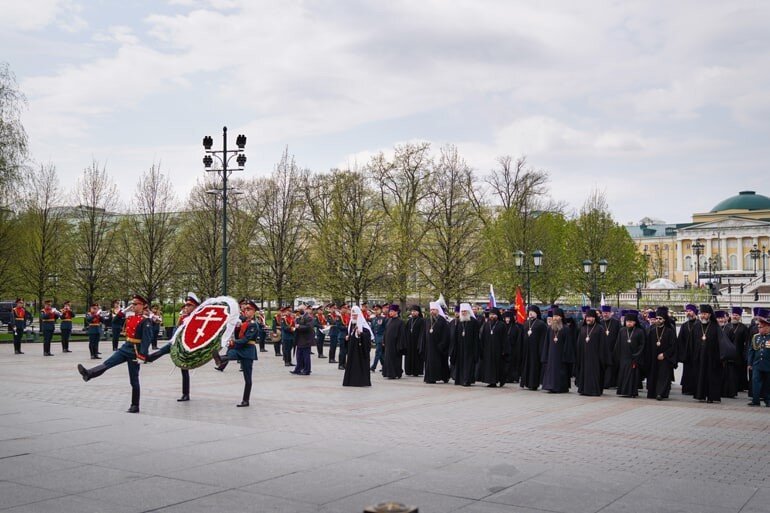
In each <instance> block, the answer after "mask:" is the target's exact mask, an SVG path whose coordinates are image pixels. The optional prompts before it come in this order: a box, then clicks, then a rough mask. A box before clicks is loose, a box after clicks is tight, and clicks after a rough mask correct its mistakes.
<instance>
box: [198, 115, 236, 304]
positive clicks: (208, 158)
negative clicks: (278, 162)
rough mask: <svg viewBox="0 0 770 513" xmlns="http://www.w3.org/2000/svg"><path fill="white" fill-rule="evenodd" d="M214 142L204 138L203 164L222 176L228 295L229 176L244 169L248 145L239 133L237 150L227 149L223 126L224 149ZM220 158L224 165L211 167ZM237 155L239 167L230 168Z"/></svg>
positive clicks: (224, 281)
mask: <svg viewBox="0 0 770 513" xmlns="http://www.w3.org/2000/svg"><path fill="white" fill-rule="evenodd" d="M213 144H214V140H213V139H212V138H211V136H209V135H207V136H206V137H204V138H203V148H204V149H205V150H206V155H205V156H204V157H203V165H204V166H205V167H206V171H209V172H215V173H219V174H220V175H221V176H222V295H223V296H226V295H227V178H228V177H229V176H230V173H232V172H233V171H243V166H244V165H245V164H246V155H245V154H244V153H243V149H244V148H245V147H246V136H245V135H243V134H240V135H238V137H236V138H235V144H236V145H237V146H238V149H237V150H228V149H227V127H223V128H222V149H221V150H212V149H211V147H212V146H213ZM213 157H216V158H217V160H219V163H220V164H221V165H222V167H221V168H220V169H210V168H211V165H212V164H213V163H214V158H213ZM233 157H235V162H236V163H237V164H238V167H237V168H228V167H227V164H228V163H229V162H230V159H232V158H233Z"/></svg>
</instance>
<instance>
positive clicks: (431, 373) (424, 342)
mask: <svg viewBox="0 0 770 513" xmlns="http://www.w3.org/2000/svg"><path fill="white" fill-rule="evenodd" d="M423 324H424V328H423V334H422V339H421V341H420V353H421V354H422V355H423V356H424V358H425V377H424V378H423V381H425V383H436V382H437V381H443V382H444V383H448V382H449V321H448V320H447V318H446V315H445V314H444V309H443V308H442V307H441V305H440V304H439V303H437V302H431V304H430V316H429V317H428V319H427V321H426V322H424V323H423Z"/></svg>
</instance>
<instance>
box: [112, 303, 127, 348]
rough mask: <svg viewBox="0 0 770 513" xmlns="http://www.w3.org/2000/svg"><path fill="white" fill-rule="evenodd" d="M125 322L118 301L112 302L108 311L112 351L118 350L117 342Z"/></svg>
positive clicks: (124, 314)
mask: <svg viewBox="0 0 770 513" xmlns="http://www.w3.org/2000/svg"><path fill="white" fill-rule="evenodd" d="M125 322H126V312H124V311H123V309H122V308H120V301H118V300H117V299H113V300H112V308H111V309H110V332H111V333H112V350H113V351H117V350H118V342H119V341H120V334H121V332H122V331H123V324H125Z"/></svg>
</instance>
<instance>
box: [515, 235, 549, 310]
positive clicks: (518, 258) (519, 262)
mask: <svg viewBox="0 0 770 513" xmlns="http://www.w3.org/2000/svg"><path fill="white" fill-rule="evenodd" d="M532 262H533V264H534V266H533V267H530V266H529V261H528V260H526V259H525V258H524V252H523V251H521V250H519V251H517V252H515V253H514V254H513V263H514V265H515V266H516V271H518V272H519V274H522V273H523V274H524V275H525V276H526V278H527V306H529V305H530V304H532V303H531V302H530V301H531V300H532V280H531V275H532V272H533V270H534V272H535V273H538V272H540V266H541V265H543V252H542V251H540V250H539V249H538V250H535V251H533V252H532Z"/></svg>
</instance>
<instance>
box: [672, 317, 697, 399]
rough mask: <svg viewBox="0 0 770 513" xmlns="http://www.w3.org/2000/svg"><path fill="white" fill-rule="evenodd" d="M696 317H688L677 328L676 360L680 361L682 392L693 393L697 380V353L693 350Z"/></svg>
mask: <svg viewBox="0 0 770 513" xmlns="http://www.w3.org/2000/svg"><path fill="white" fill-rule="evenodd" d="M696 322H698V321H697V320H696V319H690V320H688V321H685V323H684V324H682V327H681V328H679V335H678V336H677V340H676V348H677V360H678V361H680V362H682V380H681V381H680V384H681V385H682V393H683V394H685V395H693V394H694V393H695V389H696V387H697V380H698V371H697V369H698V358H699V354H698V352H697V351H695V348H696V346H695V342H694V337H693V330H694V329H695V323H696Z"/></svg>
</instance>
